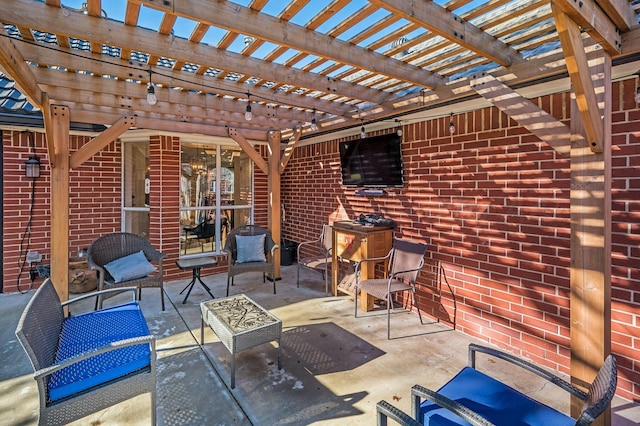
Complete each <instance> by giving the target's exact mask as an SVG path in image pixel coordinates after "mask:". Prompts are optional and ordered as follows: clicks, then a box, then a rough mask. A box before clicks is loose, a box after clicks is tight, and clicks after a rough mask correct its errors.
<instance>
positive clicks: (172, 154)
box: [2, 130, 267, 293]
mask: <svg viewBox="0 0 640 426" xmlns="http://www.w3.org/2000/svg"><path fill="white" fill-rule="evenodd" d="M2 135H3V144H4V157H3V162H4V176H3V179H4V193H3V203H4V217H3V222H4V233H3V235H2V238H3V244H4V253H3V268H4V270H3V277H2V278H3V292H4V293H11V292H15V291H25V290H28V289H29V288H30V285H31V281H30V279H29V264H26V265H25V266H24V268H23V271H22V273H20V265H21V264H22V262H21V261H22V260H23V259H24V256H25V254H26V252H27V251H28V250H37V251H38V252H39V253H40V254H42V255H43V259H42V262H41V263H42V264H44V265H47V264H49V263H50V253H51V249H50V243H51V242H50V240H51V233H50V227H51V222H50V220H49V217H50V215H51V210H50V202H49V191H50V173H49V160H48V156H47V150H46V146H45V141H44V135H43V134H42V133H35V134H34V135H35V139H34V140H35V145H36V152H37V155H38V156H39V157H40V159H41V162H42V166H41V175H40V177H39V178H38V179H36V180H35V185H36V187H35V191H36V192H35V194H36V195H35V205H34V208H33V219H32V225H31V236H30V238H25V239H24V241H23V243H22V245H21V244H20V243H21V240H22V239H23V236H24V234H25V229H26V226H27V223H28V222H29V209H30V205H31V204H30V200H31V179H27V178H26V177H24V162H25V161H26V160H27V159H28V158H29V155H31V153H32V150H31V148H30V142H29V140H28V138H27V134H26V133H20V132H17V131H7V130H5V131H3V133H2ZM89 139H90V138H89V137H84V136H72V137H71V141H70V150H71V152H73V151H76V150H77V149H78V148H79V147H80V146H82V144H84V143H86V142H87V141H88V140H89ZM149 153H150V170H149V177H150V180H151V192H150V194H149V201H150V206H151V207H150V235H149V240H150V241H151V243H152V244H153V245H154V247H156V248H157V249H158V250H160V251H161V252H163V253H166V254H167V257H166V258H165V259H164V260H163V272H164V276H165V279H166V280H175V279H179V278H186V277H189V276H191V272H190V271H181V270H179V269H178V268H177V266H176V265H175V261H176V260H177V259H178V257H179V243H180V239H179V234H180V222H179V218H180V213H179V208H178V207H179V196H180V193H179V191H180V139H179V138H178V137H175V136H152V137H151V138H150V139H149ZM256 175H257V178H256V183H255V185H254V187H255V192H256V195H255V196H256V205H257V206H259V208H258V213H257V214H256V219H255V221H256V223H257V224H261V225H263V226H264V225H266V223H267V209H266V207H265V206H266V205H267V202H266V198H267V179H266V176H264V174H262V173H261V172H259V171H258V172H257V173H256ZM121 179H122V154H121V143H120V142H119V141H118V142H115V143H111V144H109V145H108V146H107V147H105V148H104V149H102V150H101V151H100V152H99V153H97V154H96V155H94V156H93V157H92V158H90V159H89V160H88V161H86V162H85V163H83V164H82V165H81V166H80V167H78V168H77V169H74V170H71V172H70V176H69V195H68V196H69V206H70V207H69V209H70V211H69V247H70V253H69V255H70V256H76V255H77V254H78V251H79V250H81V249H83V248H86V247H88V246H89V244H91V241H93V240H94V239H96V238H97V237H99V236H100V235H103V234H107V233H110V232H119V231H120V230H121V229H122V223H121V217H122V211H121V205H122V201H121V197H122V186H121ZM27 244H28V246H27ZM226 267H227V266H226V261H224V257H221V258H220V264H219V266H218V267H217V268H210V269H209V271H210V272H215V271H217V272H226ZM42 281H43V279H41V278H39V277H38V278H36V280H35V282H34V287H38V286H39V285H40V284H41V283H42Z"/></svg>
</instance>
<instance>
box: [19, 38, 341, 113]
mask: <svg viewBox="0 0 640 426" xmlns="http://www.w3.org/2000/svg"><path fill="white" fill-rule="evenodd" d="M21 53H22V54H23V55H24V58H25V60H27V61H32V62H36V63H38V64H40V65H46V66H51V65H54V66H60V67H66V68H73V69H76V70H85V71H91V72H92V73H93V74H95V75H98V76H100V75H108V76H110V77H118V78H119V79H120V80H123V82H124V80H126V79H134V80H146V79H148V78H149V74H148V70H149V69H150V70H151V71H152V72H153V81H154V83H156V84H159V85H162V86H170V87H181V88H183V89H184V90H197V91H200V90H201V91H204V92H207V93H216V94H219V95H224V96H238V95H239V94H241V93H243V91H246V90H248V89H247V87H245V86H243V85H239V84H237V83H235V82H232V81H227V80H220V79H217V78H214V77H209V76H203V75H198V74H194V73H189V72H184V71H176V70H171V69H167V68H166V67H150V66H149V65H148V64H145V63H142V62H132V61H127V60H124V59H119V58H109V59H108V62H107V61H105V59H104V58H103V57H102V55H98V54H95V53H91V52H78V51H72V50H71V49H60V48H59V49H56V50H52V49H45V48H42V47H40V46H37V45H33V44H24V45H22V46H21ZM51 71H52V72H55V71H56V70H51ZM55 75H58V74H55ZM158 90H161V89H158ZM251 94H252V95H253V96H257V97H260V98H263V99H270V100H271V101H272V102H273V103H274V104H280V105H288V106H295V107H298V108H305V109H309V110H311V109H313V108H316V109H317V110H319V111H322V112H325V113H328V114H334V115H343V114H347V113H348V112H349V111H350V110H353V108H352V107H350V106H344V105H340V104H337V103H336V102H331V101H327V100H323V99H318V98H311V97H308V96H307V97H303V96H297V95H294V94H292V93H289V92H283V91H275V92H274V91H273V90H271V89H267V88H263V87H252V88H251ZM144 96H146V92H145V93H144Z"/></svg>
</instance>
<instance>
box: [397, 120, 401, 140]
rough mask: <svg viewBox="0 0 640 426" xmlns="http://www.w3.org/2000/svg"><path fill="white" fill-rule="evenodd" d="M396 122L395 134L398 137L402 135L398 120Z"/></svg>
mask: <svg viewBox="0 0 640 426" xmlns="http://www.w3.org/2000/svg"><path fill="white" fill-rule="evenodd" d="M396 123H398V127H397V128H396V135H398V137H399V138H401V137H402V126H401V125H400V120H396Z"/></svg>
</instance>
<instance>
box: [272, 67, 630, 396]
mask: <svg viewBox="0 0 640 426" xmlns="http://www.w3.org/2000/svg"><path fill="white" fill-rule="evenodd" d="M635 85H636V82H635V80H633V79H632V80H627V81H625V82H621V83H615V84H614V90H613V93H614V94H619V98H617V99H615V100H614V103H613V111H614V114H613V122H614V124H613V179H614V180H613V185H612V186H613V191H612V199H613V226H612V228H613V235H612V240H613V241H612V242H613V247H612V257H613V259H612V261H613V271H612V285H613V290H612V309H613V314H612V317H613V321H612V322H613V324H612V348H613V351H614V353H615V354H616V356H617V358H618V362H619V365H620V375H619V390H618V393H619V394H620V395H621V396H623V397H626V398H630V399H631V398H638V397H639V396H640V361H638V360H640V339H638V338H637V336H640V316H638V313H637V312H640V306H639V305H640V285H639V284H640V273H638V269H637V268H636V266H637V264H638V258H639V257H640V249H638V245H639V244H638V241H639V240H640V237H638V235H639V232H638V231H639V229H640V213H637V212H638V211H640V201H636V200H640V196H639V195H640V194H639V190H640V173H639V171H640V140H638V135H640V132H639V130H640V112H639V111H638V110H637V105H636V104H635V102H633V96H632V94H633V93H635ZM629 94H631V95H629ZM533 101H534V102H536V103H537V104H538V105H539V106H540V107H541V108H543V109H545V110H546V111H547V112H549V113H551V114H552V115H553V116H554V117H556V118H558V119H561V120H564V121H565V122H566V123H569V121H568V120H569V118H570V117H569V111H570V105H569V102H570V98H569V94H568V93H564V94H557V95H552V96H545V97H542V98H540V99H534V100H533ZM453 121H454V124H455V127H456V132H455V134H453V135H451V134H449V122H450V117H449V116H445V117H441V118H438V119H433V120H427V121H424V122H417V123H410V124H405V125H404V126H403V129H404V136H403V146H402V152H403V159H404V165H405V185H404V187H403V188H402V189H393V188H392V189H389V190H388V195H386V196H383V197H363V196H356V195H354V192H355V191H354V189H353V188H352V189H348V188H344V187H342V186H341V184H340V182H341V178H340V165H339V155H338V142H339V141H330V142H322V143H318V144H314V145H310V146H304V147H300V148H298V149H296V150H295V153H294V156H293V159H292V160H291V161H290V162H289V165H288V167H287V169H286V171H285V173H284V175H283V177H282V193H283V196H282V200H283V202H284V203H285V207H286V210H287V213H286V222H285V223H283V227H282V232H283V236H284V237H285V238H288V239H291V240H294V241H303V240H308V239H312V238H314V237H316V236H317V235H319V233H320V229H321V225H322V224H323V223H327V222H333V221H334V220H335V219H336V218H339V219H343V218H355V217H357V216H358V215H359V214H360V213H372V212H374V213H381V214H383V215H384V216H385V217H389V218H392V219H394V220H396V222H397V224H398V228H397V229H396V231H395V236H396V237H398V238H408V239H414V240H420V241H425V242H427V243H429V244H430V249H429V255H428V256H427V257H429V258H430V259H429V264H430V265H431V266H432V267H433V266H434V265H435V268H436V270H437V267H438V265H440V266H441V267H442V268H443V269H442V270H443V271H444V274H442V275H439V276H435V275H434V274H432V273H431V271H432V268H425V271H424V272H423V273H421V275H420V279H419V284H420V293H419V297H420V303H421V305H422V306H423V307H424V311H425V312H426V313H427V314H429V315H432V316H433V317H437V318H439V319H441V320H446V321H448V322H449V323H451V324H453V322H454V320H455V326H456V329H457V330H459V331H462V332H464V333H467V334H469V335H472V336H475V337H478V338H480V339H482V340H485V341H487V342H490V343H493V344H496V345H498V346H500V347H505V348H509V349H510V350H512V351H514V352H515V353H517V354H519V355H523V356H526V357H527V358H530V359H532V360H534V361H535V362H538V363H541V364H544V365H547V366H550V367H552V368H557V369H560V370H562V371H565V372H568V369H569V265H570V229H569V227H570V222H569V215H570V212H569V206H570V201H569V191H570V187H569V186H570V175H569V166H570V163H569V160H568V159H565V158H563V157H561V156H560V155H558V154H556V153H555V151H554V150H553V149H551V148H550V147H549V146H548V145H547V144H545V143H542V142H540V141H539V140H538V139H537V138H536V137H534V136H532V135H531V134H530V133H529V132H528V131H526V130H525V129H523V128H521V127H519V126H518V125H517V124H516V123H515V122H514V121H513V120H511V119H509V118H508V117H507V116H506V115H504V114H503V113H501V112H500V111H498V110H497V109H495V108H486V109H482V110H477V111H472V112H466V113H461V114H455V115H454V116H453ZM438 277H439V278H440V279H444V278H446V282H442V283H441V284H442V294H440V292H439V291H438V288H439V287H438ZM447 282H448V283H449V284H450V285H451V287H452V288H453V293H454V294H455V298H456V301H457V312H456V311H454V306H453V296H452V294H451V292H449V291H448V287H447V286H446V283H447Z"/></svg>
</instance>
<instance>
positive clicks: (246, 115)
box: [244, 93, 253, 121]
mask: <svg viewBox="0 0 640 426" xmlns="http://www.w3.org/2000/svg"><path fill="white" fill-rule="evenodd" d="M252 118H253V114H252V113H251V95H249V94H248V93H247V108H246V109H245V112H244V119H245V120H247V121H251V119H252Z"/></svg>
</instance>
